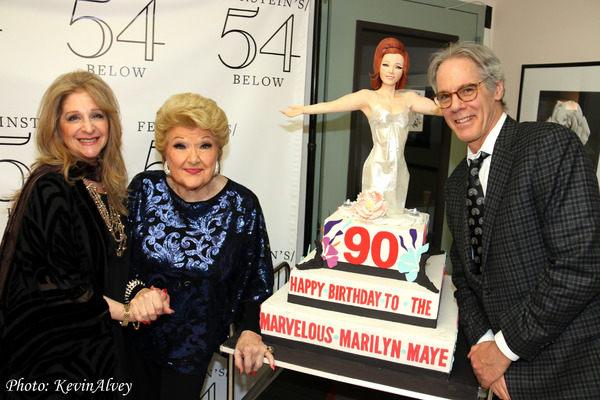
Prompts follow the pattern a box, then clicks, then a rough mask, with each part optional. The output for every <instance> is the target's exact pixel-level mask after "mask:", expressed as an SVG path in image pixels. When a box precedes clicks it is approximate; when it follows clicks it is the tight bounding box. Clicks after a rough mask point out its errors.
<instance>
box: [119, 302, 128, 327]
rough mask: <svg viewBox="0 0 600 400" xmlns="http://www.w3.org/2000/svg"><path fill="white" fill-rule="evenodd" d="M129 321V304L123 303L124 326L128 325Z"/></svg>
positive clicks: (122, 324) (122, 323)
mask: <svg viewBox="0 0 600 400" xmlns="http://www.w3.org/2000/svg"><path fill="white" fill-rule="evenodd" d="M128 323H129V304H127V303H125V304H123V322H121V326H122V327H126V326H127V324H128Z"/></svg>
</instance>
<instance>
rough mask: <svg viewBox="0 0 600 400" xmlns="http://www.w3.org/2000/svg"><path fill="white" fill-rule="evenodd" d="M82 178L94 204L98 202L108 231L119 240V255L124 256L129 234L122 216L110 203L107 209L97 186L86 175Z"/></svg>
mask: <svg viewBox="0 0 600 400" xmlns="http://www.w3.org/2000/svg"><path fill="white" fill-rule="evenodd" d="M81 179H83V183H84V184H85V188H86V189H87V191H88V193H89V194H90V197H91V198H92V200H94V204H96V208H97V209H98V212H99V213H100V215H101V216H102V219H103V220H104V222H105V223H106V226H107V227H108V231H109V232H110V234H111V235H112V237H113V239H115V242H117V257H121V256H123V252H124V251H125V249H127V245H126V241H127V235H126V234H125V228H124V227H123V223H121V216H120V215H119V213H118V212H117V210H115V209H114V208H113V207H111V206H110V204H109V205H108V210H107V209H106V206H105V205H104V202H103V201H102V198H101V197H100V194H98V191H97V190H96V187H95V186H94V184H93V183H92V181H90V180H89V179H87V178H84V177H81Z"/></svg>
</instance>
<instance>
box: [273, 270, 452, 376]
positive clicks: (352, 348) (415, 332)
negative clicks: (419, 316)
mask: <svg viewBox="0 0 600 400" xmlns="http://www.w3.org/2000/svg"><path fill="white" fill-rule="evenodd" d="M289 286H290V284H289V283H287V284H286V285H285V286H284V287H283V288H282V289H280V290H279V291H278V292H276V293H275V294H274V295H273V296H272V297H271V298H269V299H268V300H266V301H265V302H264V303H263V304H262V306H261V331H262V334H263V335H266V336H272V337H276V338H280V339H285V340H290V341H292V342H298V343H308V344H313V345H318V346H323V347H326V348H329V349H332V350H337V351H342V352H347V353H350V354H352V355H360V356H366V357H369V358H373V359H378V360H383V361H388V362H393V363H397V364H403V365H407V366H412V367H419V368H425V369H429V370H433V371H439V372H443V373H450V370H451V369H452V361H453V355H454V348H455V344H456V337H457V332H458V307H457V305H456V301H455V300H454V296H453V293H454V288H453V286H452V281H451V278H450V277H449V276H446V277H445V278H444V282H443V290H442V297H441V306H440V313H439V317H438V325H437V328H436V329H432V328H424V327H418V326H412V325H407V324H400V323H396V322H389V321H381V320H376V319H372V318H366V317H359V316H352V315H347V314H343V313H338V312H334V311H325V310H319V309H315V308H312V307H305V306H300V305H297V304H290V303H288V302H287V301H286V300H287V294H288V289H289Z"/></svg>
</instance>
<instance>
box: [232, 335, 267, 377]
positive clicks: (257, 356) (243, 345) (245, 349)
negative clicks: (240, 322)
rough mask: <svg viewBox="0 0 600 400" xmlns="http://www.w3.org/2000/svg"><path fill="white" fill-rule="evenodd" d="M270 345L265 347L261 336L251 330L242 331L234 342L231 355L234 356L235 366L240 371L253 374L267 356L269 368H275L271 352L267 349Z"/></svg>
mask: <svg viewBox="0 0 600 400" xmlns="http://www.w3.org/2000/svg"><path fill="white" fill-rule="evenodd" d="M268 349H271V347H267V345H266V344H264V343H263V341H262V336H260V335H259V334H257V333H254V332H252V331H243V332H242V334H241V335H240V338H239V339H238V341H237V343H236V344H235V350H234V351H233V357H234V358H235V366H236V367H237V368H238V370H239V371H240V374H242V372H244V373H246V374H248V375H254V374H256V371H258V369H259V368H260V367H261V366H262V364H263V358H264V357H267V360H269V365H270V366H271V369H272V370H273V371H274V370H275V358H274V357H273V353H272V352H271V351H269V350H268Z"/></svg>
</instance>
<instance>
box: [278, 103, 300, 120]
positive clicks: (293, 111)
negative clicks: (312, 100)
mask: <svg viewBox="0 0 600 400" xmlns="http://www.w3.org/2000/svg"><path fill="white" fill-rule="evenodd" d="M303 107H304V106H288V108H290V109H289V110H280V111H281V113H282V114H284V115H286V116H288V117H290V118H293V117H297V116H298V115H302V114H304V112H303V111H302V109H303Z"/></svg>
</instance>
